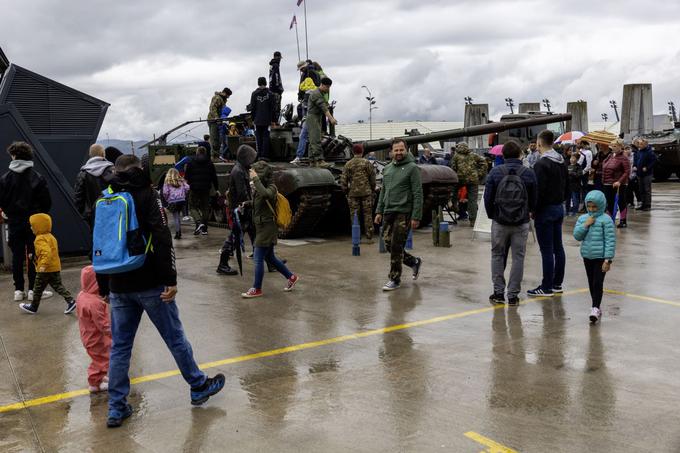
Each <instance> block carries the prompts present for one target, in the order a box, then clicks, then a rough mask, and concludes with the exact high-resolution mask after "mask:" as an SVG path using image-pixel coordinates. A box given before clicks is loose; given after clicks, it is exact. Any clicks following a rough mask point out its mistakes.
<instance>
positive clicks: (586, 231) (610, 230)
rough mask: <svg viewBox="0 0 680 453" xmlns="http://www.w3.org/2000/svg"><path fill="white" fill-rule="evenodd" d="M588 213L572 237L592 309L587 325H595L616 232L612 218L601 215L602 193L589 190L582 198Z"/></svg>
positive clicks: (582, 218)
mask: <svg viewBox="0 0 680 453" xmlns="http://www.w3.org/2000/svg"><path fill="white" fill-rule="evenodd" d="M586 208H587V209H588V213H587V214H584V215H582V216H581V217H579V219H578V221H577V222H576V226H575V227H574V238H576V240H577V241H580V242H581V256H582V257H583V263H584V264H585V267H586V275H587V276H588V286H589V287H590V297H591V298H592V300H593V308H592V309H591V311H590V322H591V323H593V324H595V323H596V322H597V321H599V320H600V317H601V316H602V310H600V303H601V302H602V293H603V287H604V276H605V274H606V273H607V272H609V269H610V268H611V265H612V260H613V259H614V255H615V254H616V229H615V228H614V222H613V221H612V218H611V217H610V216H608V215H606V214H605V212H604V211H605V209H606V208H607V199H606V198H605V196H604V193H602V192H600V191H599V190H593V191H591V192H590V193H588V195H587V196H586Z"/></svg>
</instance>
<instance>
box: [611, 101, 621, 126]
mask: <svg viewBox="0 0 680 453" xmlns="http://www.w3.org/2000/svg"><path fill="white" fill-rule="evenodd" d="M609 107H611V108H613V109H614V115H616V122H617V123H618V122H619V121H621V119H620V118H619V106H618V105H616V101H615V100H613V99H612V100H611V101H609Z"/></svg>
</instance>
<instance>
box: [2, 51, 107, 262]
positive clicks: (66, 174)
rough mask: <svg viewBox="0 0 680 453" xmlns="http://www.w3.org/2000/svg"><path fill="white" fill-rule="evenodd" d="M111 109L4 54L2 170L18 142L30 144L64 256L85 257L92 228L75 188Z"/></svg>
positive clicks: (104, 103) (103, 103)
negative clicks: (50, 201)
mask: <svg viewBox="0 0 680 453" xmlns="http://www.w3.org/2000/svg"><path fill="white" fill-rule="evenodd" d="M108 106H109V104H107V103H106V102H104V101H101V100H99V99H96V98H94V97H92V96H89V95H87V94H85V93H81V92H80V91H77V90H74V89H73V88H70V87H67V86H66V85H62V84H60V83H58V82H55V81H53V80H50V79H48V78H46V77H44V76H41V75H39V74H36V73H34V72H31V71H29V70H27V69H24V68H22V67H20V66H17V65H15V64H10V63H9V61H8V59H7V57H6V56H5V54H4V53H3V52H2V49H0V170H2V171H6V169H7V166H8V164H9V156H8V155H7V154H6V153H5V152H4V150H5V149H6V148H7V146H8V145H9V144H10V143H12V142H13V141H17V140H21V141H25V142H27V143H30V144H31V146H33V149H34V150H35V167H36V170H37V171H39V172H40V173H41V174H43V175H44V176H45V178H47V181H48V184H49V187H50V193H51V195H52V199H53V207H52V210H51V215H52V217H53V222H54V232H55V236H56V237H57V240H58V241H59V248H60V251H62V252H64V253H68V254H79V253H85V252H87V249H88V245H87V244H88V229H87V226H86V225H85V223H84V222H83V221H82V220H81V218H80V215H79V214H78V212H77V210H76V208H75V206H74V205H73V201H72V199H73V185H74V183H75V179H76V175H77V174H78V170H79V168H80V166H81V165H82V164H83V163H84V162H85V161H86V160H87V152H88V148H89V147H90V145H92V143H94V142H95V140H96V139H97V136H98V135H99V130H100V128H101V125H102V123H103V121H104V116H105V115H106V110H107V108H108Z"/></svg>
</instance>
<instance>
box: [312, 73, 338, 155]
mask: <svg viewBox="0 0 680 453" xmlns="http://www.w3.org/2000/svg"><path fill="white" fill-rule="evenodd" d="M332 84H333V81H332V80H331V79H329V78H328V77H324V78H322V79H321V86H320V87H319V88H317V89H316V90H312V92H311V93H310V95H309V101H308V102H307V133H308V135H309V158H310V160H311V161H312V165H314V166H325V165H326V162H325V161H324V160H323V152H322V149H321V128H322V124H321V118H322V117H323V116H325V117H326V118H327V119H328V121H330V122H331V123H332V124H334V125H335V124H338V122H337V121H336V120H335V118H333V115H331V112H330V111H329V110H328V102H327V101H326V98H325V97H324V93H328V91H329V90H330V88H331V85H332Z"/></svg>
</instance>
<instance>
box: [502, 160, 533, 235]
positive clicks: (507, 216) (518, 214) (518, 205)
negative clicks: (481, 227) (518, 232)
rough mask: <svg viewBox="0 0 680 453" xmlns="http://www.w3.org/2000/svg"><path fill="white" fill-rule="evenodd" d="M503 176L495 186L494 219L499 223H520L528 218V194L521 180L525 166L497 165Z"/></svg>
mask: <svg viewBox="0 0 680 453" xmlns="http://www.w3.org/2000/svg"><path fill="white" fill-rule="evenodd" d="M499 170H500V171H501V174H502V175H503V178H502V179H501V182H500V183H499V184H498V187H496V198H495V202H494V205H495V209H496V213H495V216H494V220H495V221H496V222H498V223H500V224H501V225H521V224H523V223H524V222H526V220H527V219H528V218H529V194H528V193H527V187H526V185H525V184H524V181H523V180H522V174H523V173H524V172H525V171H526V170H527V169H526V167H524V166H521V167H518V168H517V170H515V169H514V168H508V166H507V165H501V166H500V167H499Z"/></svg>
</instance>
